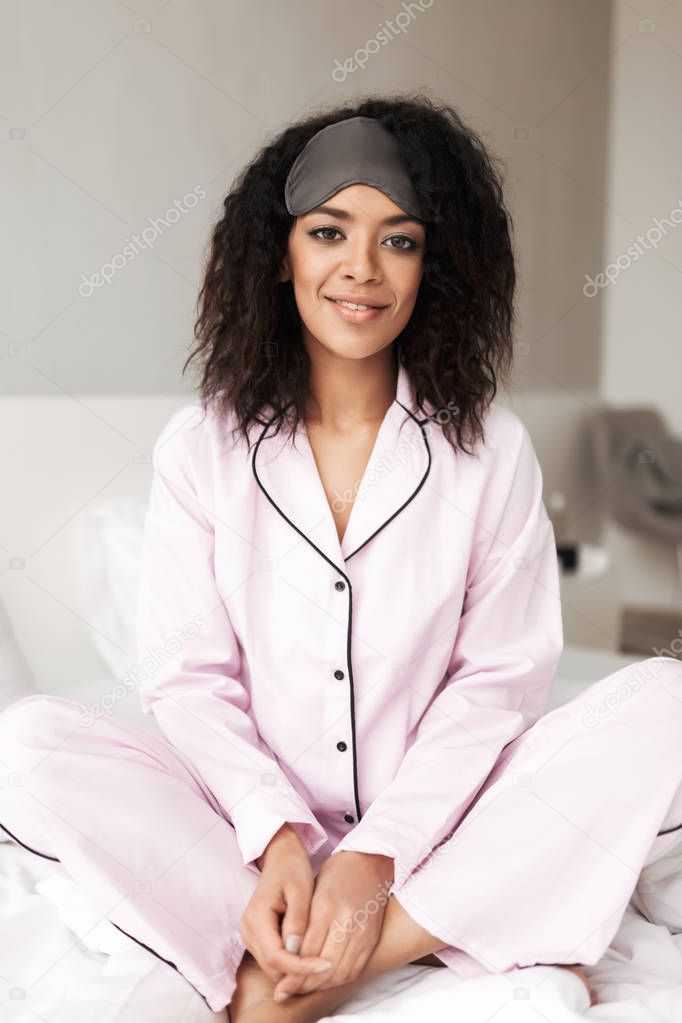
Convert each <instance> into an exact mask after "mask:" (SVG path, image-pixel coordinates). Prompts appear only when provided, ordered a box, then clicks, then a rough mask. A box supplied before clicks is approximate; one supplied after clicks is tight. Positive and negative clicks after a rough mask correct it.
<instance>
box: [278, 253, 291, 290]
mask: <svg viewBox="0 0 682 1023" xmlns="http://www.w3.org/2000/svg"><path fill="white" fill-rule="evenodd" d="M279 280H280V284H283V283H284V282H285V281H290V280H291V270H290V269H289V257H288V256H285V257H284V259H283V260H282V266H281V269H280V276H279Z"/></svg>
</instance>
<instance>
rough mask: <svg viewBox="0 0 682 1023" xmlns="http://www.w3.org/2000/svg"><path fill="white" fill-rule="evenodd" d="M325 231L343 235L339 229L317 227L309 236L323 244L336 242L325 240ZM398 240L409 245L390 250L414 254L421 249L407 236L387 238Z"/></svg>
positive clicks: (397, 246) (394, 246) (397, 235)
mask: <svg viewBox="0 0 682 1023" xmlns="http://www.w3.org/2000/svg"><path fill="white" fill-rule="evenodd" d="M323 231H331V232H332V234H334V233H335V234H341V231H339V229H338V227H316V228H315V229H314V230H312V231H309V232H308V234H309V235H310V237H311V238H319V240H320V241H322V242H333V241H336V239H335V238H328V237H325V238H323V237H322V232H323ZM396 239H397V240H398V241H401V242H407V245H389V246H388V247H389V249H398V250H399V251H402V252H414V251H415V249H418V248H419V245H418V243H417V242H415V241H414V240H413V239H412V238H409V237H408V236H407V235H406V234H393V235H391V237H390V238H387V239H386V241H389V242H392V241H395V240H396Z"/></svg>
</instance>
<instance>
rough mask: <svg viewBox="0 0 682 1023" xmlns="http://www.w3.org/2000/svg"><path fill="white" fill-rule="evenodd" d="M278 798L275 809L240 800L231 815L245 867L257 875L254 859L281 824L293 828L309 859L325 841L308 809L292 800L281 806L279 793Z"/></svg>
mask: <svg viewBox="0 0 682 1023" xmlns="http://www.w3.org/2000/svg"><path fill="white" fill-rule="evenodd" d="M279 795H280V799H279V800H278V805H277V806H274V805H268V804H267V803H263V802H261V801H259V802H258V803H256V802H255V801H254V800H242V801H241V802H240V804H239V809H238V811H237V810H236V809H235V810H233V811H231V812H230V818H231V820H232V824H233V825H234V829H235V831H236V836H237V844H238V846H239V851H240V852H241V854H242V861H243V863H244V866H245V867H247V868H248V869H250V870H251V871H252V872H253V873H256V874H260V870H259V869H258V867H257V865H256V860H257V859H258V857H259V856H262V854H263V853H264V852H265V849H266V848H267V845H268V843H269V842H270V839H271V838H272V837H273V835H275V834H276V833H277V832H278V831H279V829H280V828H281V827H282V825H283V824H289V825H290V826H291V827H292V828H293V830H294V831H295V832H296V834H297V835H298V837H299V838H300V840H301V842H302V843H303V845H304V847H305V850H306V852H307V853H308V855H309V856H313V855H314V853H316V852H317V850H318V849H320V848H321V847H322V846H323V845H324V844H325V842H326V841H327V840H328V836H327V832H326V831H325V830H324V828H323V827H322V825H321V824H320V823H319V821H318V820H317V819H316V818H315V817H314V816H313V814H312V813H311V812H310V811H309V810H308V808H307V806H305V805H304V804H302V803H298V804H297V803H295V802H294V801H293V800H291V799H287V800H286V805H284V806H282V799H281V795H282V794H281V793H280V794H279Z"/></svg>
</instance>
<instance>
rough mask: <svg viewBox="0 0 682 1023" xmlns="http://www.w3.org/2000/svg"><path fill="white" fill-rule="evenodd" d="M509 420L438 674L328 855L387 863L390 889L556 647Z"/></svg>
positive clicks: (555, 612)
mask: <svg viewBox="0 0 682 1023" xmlns="http://www.w3.org/2000/svg"><path fill="white" fill-rule="evenodd" d="M511 422H512V424H513V425H514V426H515V429H513V430H510V431H509V433H511V438H509V439H505V440H504V441H500V442H498V447H497V450H496V452H495V456H494V459H493V464H492V465H491V466H490V473H489V477H488V479H487V482H486V485H485V490H484V493H483V497H482V499H481V502H480V505H479V513H478V515H477V521H476V523H475V526H474V532H473V542H472V549H471V552H470V555H469V562H468V566H467V583H466V591H465V596H464V600H463V605H462V611H461V616H460V620H459V625H458V631H457V635H456V638H455V643H454V646H453V649H452V653H451V657H450V660H449V663H448V666H447V672H446V675H445V678H444V680H442V682H441V685H440V686H439V688H438V689H437V690H436V694H435V696H434V697H431V700H430V703H429V704H428V705H427V706H426V708H425V710H424V713H423V714H422V717H421V719H420V720H419V723H418V726H417V729H416V734H415V739H414V742H413V744H412V745H411V746H410V747H409V749H408V750H407V752H406V754H405V756H404V757H403V760H402V762H401V764H400V766H399V768H398V771H397V773H396V774H395V776H394V778H393V779H392V781H391V782H390V783H389V785H388V786H387V787H386V788H385V789H384V790H383V791H381V792H380V793H379V795H378V796H377V797H376V798H375V799H374V801H373V802H372V803H371V805H370V806H369V807H368V808H367V810H366V811H365V813H364V814H363V816H362V818H361V819H360V821H359V822H358V823H357V824H356V825H355V827H354V828H353V829H352V830H351V831H350V832H348V834H347V835H346V836H344V838H343V839H342V840H341V841H340V842H339V843H338V845H337V846H336V847H335V848H334V850H333V853H332V855H335V854H336V853H338V852H342V851H343V850H344V849H347V850H355V851H357V852H367V853H377V854H382V855H385V856H390V857H392V858H393V860H394V876H395V882H394V883H396V884H397V883H398V881H400V883H402V881H403V880H405V879H406V878H407V877H408V876H409V874H410V873H411V872H412V870H414V869H415V868H416V867H417V866H418V865H419V863H420V862H421V861H422V859H423V858H424V857H425V856H427V855H428V853H429V852H430V851H431V850H432V849H433V848H434V847H435V846H436V845H437V844H438V843H439V842H440V841H441V840H443V839H445V838H446V837H447V836H448V835H449V834H450V833H451V832H452V831H453V830H454V829H455V828H456V827H457V825H458V824H459V822H460V821H461V819H462V817H463V815H464V813H465V812H466V810H467V808H468V807H469V806H470V804H471V803H472V801H473V800H474V798H475V797H476V794H477V792H478V790H479V789H480V787H481V786H482V784H483V782H484V781H485V779H486V777H487V776H488V774H489V773H490V771H491V770H492V768H493V766H494V764H495V761H496V760H497V758H498V756H499V754H500V752H501V751H502V749H503V747H504V746H506V745H507V744H508V743H510V742H511V741H512V740H513V739H515V738H516V737H517V736H518V735H519V734H520V733H521V732H523V731H525V730H526V729H527V728H529V727H530V726H531V725H532V724H533V723H534V722H535V721H536V720H537V719H538V718H539V717H540V716H541V715H542V714H543V713H544V711H545V708H546V705H547V699H548V696H549V689H550V686H551V683H552V680H553V677H554V673H555V670H556V667H557V664H558V661H559V657H560V655H561V650H562V647H563V627H562V618H561V601H560V596H559V571H558V558H557V553H556V545H555V538H554V531H553V527H552V523H551V521H550V519H549V517H548V515H547V512H546V510H545V507H544V504H543V503H542V475H541V470H540V466H539V463H538V460H537V457H536V455H535V451H534V449H533V445H532V442H531V440H530V437H529V435H528V432H527V430H526V428H525V426H524V425H523V423H522V421H521V420H520V419H519V418H518V417H517V416H515V415H514V417H513V419H512V420H511ZM453 542H454V540H453Z"/></svg>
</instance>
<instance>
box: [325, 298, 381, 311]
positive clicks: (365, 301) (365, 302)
mask: <svg viewBox="0 0 682 1023" xmlns="http://www.w3.org/2000/svg"><path fill="white" fill-rule="evenodd" d="M325 297H326V298H328V299H329V301H330V302H336V303H337V304H340V303H342V302H351V303H352V304H353V305H361V306H366V307H367V308H368V309H385V308H386V305H384V304H382V303H381V302H377V301H376V300H375V299H373V298H361V297H359V296H358V297H354V296H352V295H326V296H325Z"/></svg>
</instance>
